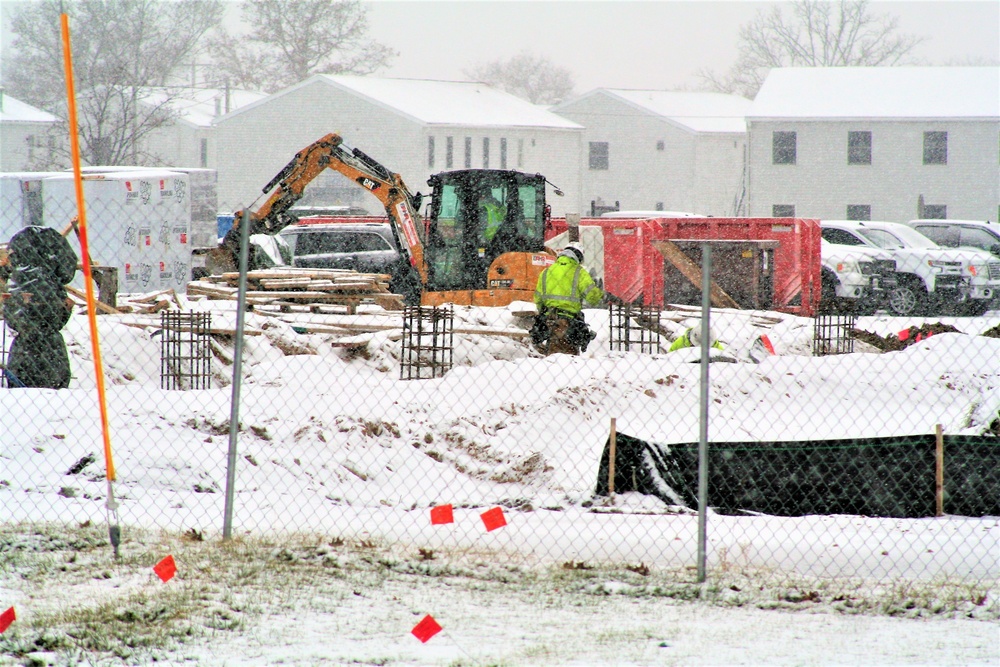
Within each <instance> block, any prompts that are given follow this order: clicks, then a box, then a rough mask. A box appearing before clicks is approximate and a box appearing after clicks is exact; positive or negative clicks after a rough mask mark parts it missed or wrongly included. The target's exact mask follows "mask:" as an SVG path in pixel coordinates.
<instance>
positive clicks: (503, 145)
mask: <svg viewBox="0 0 1000 667" xmlns="http://www.w3.org/2000/svg"><path fill="white" fill-rule="evenodd" d="M500 168H501V169H506V168H507V138H506V137H500Z"/></svg>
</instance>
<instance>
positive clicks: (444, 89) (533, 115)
mask: <svg viewBox="0 0 1000 667" xmlns="http://www.w3.org/2000/svg"><path fill="white" fill-rule="evenodd" d="M316 82H322V83H324V84H326V85H333V86H336V87H338V88H340V89H342V90H345V91H347V92H350V93H353V94H355V95H358V96H361V97H365V98H367V99H368V100H369V101H371V102H373V103H375V104H378V105H380V106H382V107H385V108H387V109H390V110H392V111H395V112H397V113H400V114H402V115H405V116H408V117H410V118H412V119H413V120H415V121H417V122H420V123H426V124H429V125H462V126H472V127H537V128H551V129H562V130H579V129H583V128H582V127H581V126H580V125H577V124H576V123H574V122H572V121H570V120H569V119H567V118H563V117H562V116H558V115H556V114H554V113H551V112H550V111H548V110H546V109H544V108H542V107H540V106H537V105H534V104H532V103H531V102H528V101H526V100H522V99H521V98H519V97H516V96H514V95H511V94H509V93H505V92H503V91H500V90H496V89H494V88H490V87H489V86H487V85H486V84H483V83H474V82H468V81H432V80H427V79H388V78H379V77H373V76H351V75H331V74H316V75H313V76H311V77H309V78H308V79H306V80H305V81H301V82H300V83H297V84H295V85H294V86H291V87H290V88H286V89H284V90H282V91H279V92H277V93H275V94H274V95H272V96H271V97H270V98H268V99H271V98H273V97H278V96H282V95H287V94H288V93H290V92H292V91H294V90H298V89H299V88H303V87H305V86H308V85H313V84H314V83H316ZM266 102H267V99H265V100H260V101H257V102H255V103H251V104H250V105H248V106H247V107H246V108H244V109H239V110H237V111H236V112H234V113H241V112H244V111H246V110H248V109H251V108H253V107H255V106H258V105H260V104H264V103H266Z"/></svg>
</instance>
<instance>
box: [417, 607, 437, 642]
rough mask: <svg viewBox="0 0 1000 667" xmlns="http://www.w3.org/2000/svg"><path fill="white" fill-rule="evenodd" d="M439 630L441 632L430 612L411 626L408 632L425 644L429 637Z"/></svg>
mask: <svg viewBox="0 0 1000 667" xmlns="http://www.w3.org/2000/svg"><path fill="white" fill-rule="evenodd" d="M439 632H441V626H440V625H438V622H437V621H435V620H434V617H433V616H431V615H430V614H427V615H426V616H424V618H423V620H421V621H420V622H419V623H417V624H416V625H415V626H413V629H412V630H410V633H411V634H412V635H413V636H414V637H416V638H417V639H419V640H420V641H421V642H422V643H424V644H426V643H427V642H428V640H429V639H430V638H431V637H433V636H434V635H436V634H437V633H439Z"/></svg>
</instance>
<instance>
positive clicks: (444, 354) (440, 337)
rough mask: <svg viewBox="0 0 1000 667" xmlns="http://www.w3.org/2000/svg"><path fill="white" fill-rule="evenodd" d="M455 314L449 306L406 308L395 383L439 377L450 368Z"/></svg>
mask: <svg viewBox="0 0 1000 667" xmlns="http://www.w3.org/2000/svg"><path fill="white" fill-rule="evenodd" d="M454 329H455V313H454V310H452V308H451V307H449V306H406V307H405V308H404V309H403V339H402V349H401V350H400V360H399V379H401V380H423V379H430V378H437V377H443V376H444V374H445V373H447V372H448V371H449V370H450V369H451V366H452V360H453V354H454V352H453V351H454Z"/></svg>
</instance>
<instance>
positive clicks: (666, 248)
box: [650, 240, 740, 308]
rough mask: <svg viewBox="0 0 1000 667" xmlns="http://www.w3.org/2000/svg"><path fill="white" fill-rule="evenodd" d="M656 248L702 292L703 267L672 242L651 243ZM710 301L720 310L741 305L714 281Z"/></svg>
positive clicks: (710, 288) (710, 291) (711, 286)
mask: <svg viewBox="0 0 1000 667" xmlns="http://www.w3.org/2000/svg"><path fill="white" fill-rule="evenodd" d="M650 243H651V244H652V245H653V247H654V248H656V249H657V250H659V251H660V254H662V255H663V256H664V257H665V258H666V259H667V261H668V262H670V263H671V264H673V265H674V266H675V267H676V268H677V270H678V271H680V272H681V274H682V275H683V276H684V277H685V278H687V279H688V281H690V282H691V284H692V285H694V286H695V287H696V288H698V289H699V290H701V279H702V276H701V267H700V266H698V265H697V264H695V263H694V262H693V261H692V260H691V258H690V257H688V256H687V255H685V254H684V251H683V250H681V249H680V248H678V247H677V244H675V243H674V242H672V241H667V240H661V241H650ZM709 299H710V300H711V301H712V305H713V306H718V307H720V308H739V307H740V304H738V303H736V301H735V300H734V299H733V298H732V297H731V296H729V295H728V294H726V292H725V291H723V289H722V288H721V287H719V286H718V284H716V282H715V281H714V280H712V281H711V282H710V285H709Z"/></svg>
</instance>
